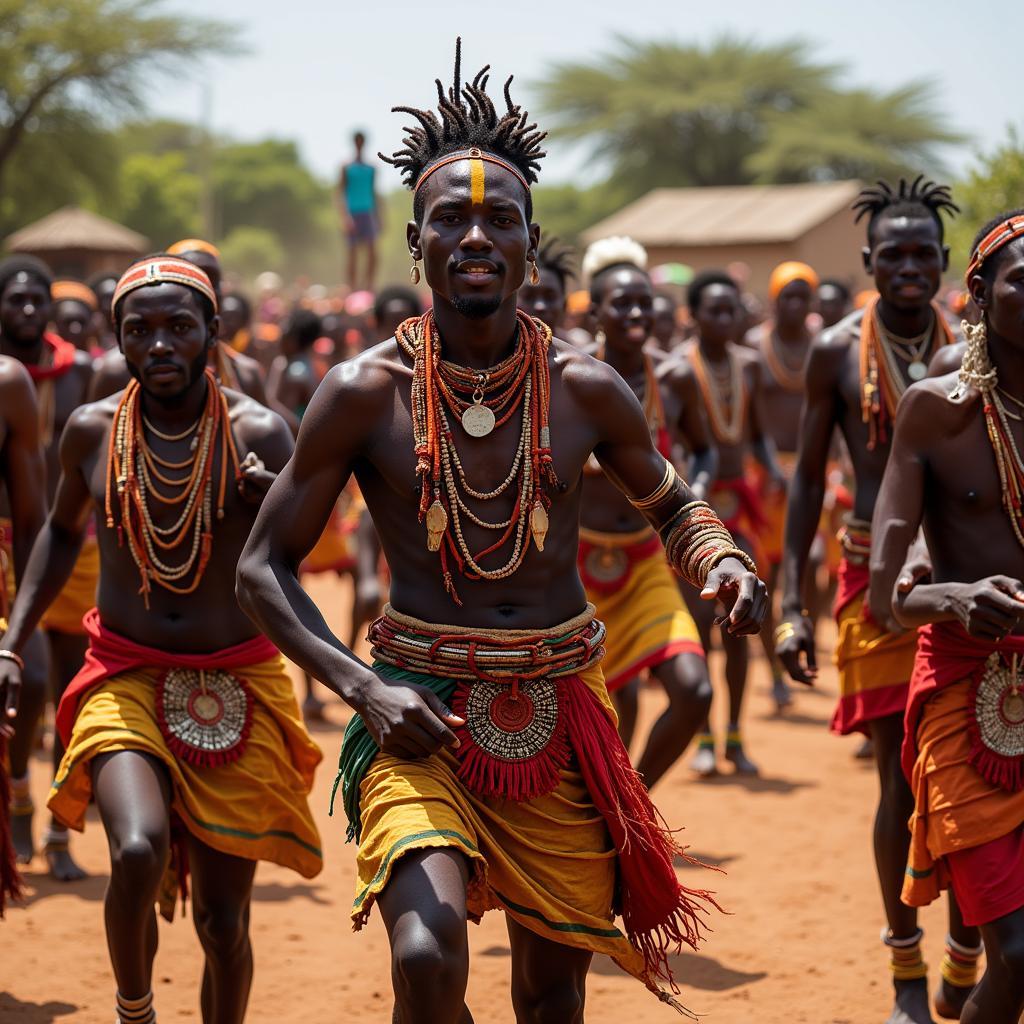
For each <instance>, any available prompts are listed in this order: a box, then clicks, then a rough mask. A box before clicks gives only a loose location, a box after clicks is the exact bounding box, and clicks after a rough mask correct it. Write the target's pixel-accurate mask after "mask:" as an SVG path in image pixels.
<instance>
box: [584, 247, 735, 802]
mask: <svg viewBox="0 0 1024 1024" xmlns="http://www.w3.org/2000/svg"><path fill="white" fill-rule="evenodd" d="M646 265H647V253H646V252H645V251H644V249H643V247H642V246H641V245H639V244H638V243H637V242H634V241H633V240H632V239H631V238H604V239H601V240H600V241H597V242H595V243H594V244H593V245H592V246H591V247H590V248H589V249H588V250H587V252H586V254H585V256H584V258H583V273H584V276H585V277H586V279H587V281H588V283H589V287H590V296H591V301H592V302H593V304H594V312H593V316H594V323H595V324H596V327H597V350H596V353H595V354H596V356H597V358H598V359H600V360H601V361H602V362H604V363H607V364H608V365H609V366H611V367H613V368H614V369H615V370H617V371H618V373H619V374H620V375H621V376H622V379H623V380H625V381H626V383H627V384H628V385H629V386H630V388H631V390H632V391H633V393H634V394H635V395H636V396H637V398H638V399H639V400H640V402H641V404H642V406H643V409H644V414H645V416H646V417H647V423H648V427H649V429H650V433H651V439H652V440H653V441H654V443H655V446H656V447H657V449H658V451H659V452H660V453H661V454H662V455H663V456H664V457H665V458H666V459H671V458H672V432H671V431H670V429H669V428H670V423H669V421H668V417H667V415H666V410H665V403H664V401H663V395H662V392H663V391H664V392H666V393H667V394H669V395H670V396H671V401H672V405H673V408H674V412H675V413H676V415H675V417H674V421H673V423H672V424H671V426H673V427H675V428H676V432H677V433H679V434H681V435H682V436H681V440H682V441H683V443H684V444H685V446H686V449H687V451H689V452H690V453H691V454H692V455H693V465H692V471H691V476H692V483H691V484H690V488H691V490H692V491H693V493H694V496H695V497H697V498H701V499H703V498H704V497H705V495H706V494H707V491H708V489H709V488H710V485H711V480H712V478H713V477H714V471H715V451H714V449H713V448H712V446H711V439H710V433H709V431H708V425H707V420H706V418H705V417H704V413H703V409H702V406H701V400H700V391H699V390H698V388H697V381H696V378H695V377H694V375H693V370H692V368H691V367H690V366H689V365H688V364H687V363H677V364H676V368H675V372H673V373H670V374H668V375H667V376H665V377H663V378H661V380H659V379H658V378H657V376H656V375H655V366H654V359H653V357H652V355H651V353H650V352H649V351H647V350H646V349H645V345H647V343H648V339H649V338H650V333H651V324H652V320H653V315H652V310H653V301H652V300H653V298H654V293H653V290H652V288H651V279H650V277H649V276H648V275H647V272H646V270H645V269H644V268H645V267H646ZM583 472H584V478H583V502H582V505H581V509H580V557H579V571H580V578H581V579H582V580H583V585H584V587H585V588H586V591H587V597H588V598H589V599H590V601H591V602H592V603H593V604H594V605H595V607H596V609H597V617H598V618H599V619H600V620H601V621H602V622H603V623H604V624H605V626H606V628H607V630H608V640H607V643H606V645H605V646H606V648H607V653H606V654H605V658H604V661H603V662H602V664H601V668H602V669H603V671H604V678H605V683H606V684H607V686H608V692H609V693H610V694H611V695H612V700H613V701H614V703H615V708H616V710H617V711H618V713H619V735H620V736H621V737H622V742H623V743H624V744H625V745H626V747H627V749H628V748H629V745H630V742H631V740H632V738H633V731H634V729H635V727H636V716H637V703H638V701H637V697H638V692H639V682H640V681H639V676H640V674H641V673H642V672H644V671H645V670H649V671H650V673H651V675H652V676H653V677H654V678H655V679H656V680H657V681H658V683H659V684H660V685H661V687H662V689H664V691H665V695H666V696H667V697H668V707H667V708H666V710H665V711H664V713H663V714H662V715H661V717H660V718H659V719H658V720H657V721H656V722H655V723H654V725H653V727H652V728H651V733H650V736H649V737H648V739H647V743H646V745H645V748H644V752H643V754H642V755H641V757H640V760H639V762H638V763H637V770H638V771H639V772H640V776H641V778H643V780H644V783H645V785H646V786H647V788H648V789H650V788H652V787H653V786H654V784H655V782H657V781H658V779H660V778H661V777H662V776H663V775H664V774H665V772H667V771H668V769H669V768H671V767H672V765H673V764H674V763H675V762H676V761H677V760H678V759H679V757H680V756H681V755H682V753H683V751H684V750H686V747H687V745H688V744H689V742H690V740H691V739H693V736H694V734H695V733H696V731H697V730H698V729H699V728H700V727H701V725H703V723H704V720H705V719H706V718H707V714H708V709H709V708H710V707H711V682H710V680H709V679H708V669H707V664H706V662H705V659H704V648H703V646H702V645H701V639H700V634H699V633H698V632H697V627H696V625H695V624H694V621H693V618H692V617H691V615H690V613H689V612H688V611H687V610H686V604H685V603H684V602H683V598H682V595H681V594H680V592H679V588H678V586H676V582H675V580H674V579H673V576H672V571H671V570H670V569H669V567H668V564H667V563H666V561H665V552H664V549H663V548H662V545H661V541H660V540H659V539H658V535H657V534H656V533H655V532H654V530H652V529H651V527H650V526H649V525H648V523H647V521H646V520H645V519H644V517H643V515H642V513H640V512H639V511H637V510H636V509H635V508H634V507H633V506H632V505H631V504H630V502H629V500H628V499H627V498H626V497H625V496H624V495H623V494H622V492H621V491H620V490H619V489H618V488H617V487H616V486H615V485H614V484H613V483H612V482H611V480H609V478H608V477H607V476H605V474H604V472H603V471H602V469H601V466H600V464H599V463H598V461H597V459H596V458H592V459H591V460H590V461H588V463H587V465H586V467H585V468H584V471H583Z"/></svg>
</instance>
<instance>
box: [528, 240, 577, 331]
mask: <svg viewBox="0 0 1024 1024" xmlns="http://www.w3.org/2000/svg"><path fill="white" fill-rule="evenodd" d="M575 277H576V265H575V261H574V258H573V251H572V249H570V248H569V247H568V246H567V245H565V244H563V243H562V242H561V241H559V240H558V239H557V238H555V236H554V235H551V236H549V237H548V238H545V239H544V240H543V241H542V242H541V243H540V245H539V246H538V247H537V283H536V284H534V283H533V282H532V281H524V282H523V286H522V287H521V288H520V289H519V300H518V301H519V308H520V309H521V310H523V312H524V313H529V314H530V316H532V317H533V318H534V319H536V320H540V321H541V322H542V323H545V324H547V325H548V327H550V328H551V330H552V331H553V332H557V331H560V330H561V327H562V322H563V320H564V319H565V301H566V299H567V298H568V295H569V285H570V284H571V283H572V281H573V279H574V278H575Z"/></svg>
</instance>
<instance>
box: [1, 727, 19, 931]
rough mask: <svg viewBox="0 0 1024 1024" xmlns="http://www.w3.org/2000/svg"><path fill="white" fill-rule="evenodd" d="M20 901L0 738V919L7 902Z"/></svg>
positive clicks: (4, 752) (7, 780)
mask: <svg viewBox="0 0 1024 1024" xmlns="http://www.w3.org/2000/svg"><path fill="white" fill-rule="evenodd" d="M20 899H21V874H20V872H19V871H18V860H17V857H16V856H15V853H14V843H13V842H12V840H11V778H10V775H9V774H8V772H7V740H5V739H4V738H3V737H0V918H2V917H3V916H4V911H5V910H6V909H7V901H8V900H20Z"/></svg>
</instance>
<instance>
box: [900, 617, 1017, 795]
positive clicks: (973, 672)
mask: <svg viewBox="0 0 1024 1024" xmlns="http://www.w3.org/2000/svg"><path fill="white" fill-rule="evenodd" d="M993 652H998V653H999V654H1001V655H1004V656H1005V657H1007V658H1010V657H1012V656H1013V655H1014V654H1017V655H1021V654H1024V636H1009V637H1007V638H1006V639H1005V640H1002V641H1000V642H999V643H998V644H994V643H992V642H990V641H988V640H979V639H977V638H975V637H972V636H970V635H968V633H967V631H966V630H965V629H964V628H963V626H961V625H960V623H959V622H939V623H934V624H930V625H927V626H922V627H921V628H920V629H919V630H918V641H917V656H916V658H915V659H914V674H913V676H911V679H910V699H909V701H908V702H907V711H906V717H905V719H904V730H905V732H904V736H903V750H902V764H903V773H904V774H905V775H906V777H907V778H908V779H909V778H911V773H912V771H913V768H914V762H915V761H916V760H917V725H918V722H919V721H920V718H921V710H922V708H923V707H924V705H925V702H926V701H927V700H928V699H929V698H930V697H932V696H934V695H935V694H936V693H938V691H939V690H942V689H945V688H946V687H947V686H952V685H953V684H954V683H959V682H960V681H961V680H963V679H970V680H971V701H970V704H969V705H968V714H967V728H968V732H969V735H970V739H971V751H970V754H969V755H968V762H969V763H970V764H971V766H972V767H973V768H974V769H975V770H976V771H977V772H978V774H979V775H981V776H982V778H984V779H985V780H986V781H988V782H990V783H992V785H993V786H999V787H1001V788H1003V789H1007V790H1009V791H1011V792H1015V791H1017V790H1020V789H1024V758H1019V757H1015V758H1009V757H1003V756H1001V755H999V754H997V753H996V752H995V751H994V750H991V749H990V748H989V747H988V746H986V745H985V742H984V740H983V739H982V738H981V733H980V730H979V728H978V723H977V720H976V718H975V715H974V700H975V696H976V694H977V692H978V685H979V683H980V682H981V677H982V676H983V675H984V673H985V662H986V661H987V660H988V657H989V655H990V654H992V653H993Z"/></svg>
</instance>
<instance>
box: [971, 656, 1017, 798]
mask: <svg viewBox="0 0 1024 1024" xmlns="http://www.w3.org/2000/svg"><path fill="white" fill-rule="evenodd" d="M983 675H984V672H977V673H976V674H975V676H974V679H973V681H972V683H971V699H970V701H969V702H968V705H967V735H968V738H969V739H970V741H971V749H970V751H969V752H968V754H967V763H968V764H969V765H970V766H971V767H972V768H973V769H974V770H975V771H976V772H977V773H978V774H979V775H980V776H981V777H982V778H983V779H984V780H985V781H986V782H989V783H991V784H992V785H993V786H998V787H999V788H1000V789H1004V790H1006V791H1007V792H1008V793H1019V792H1020V791H1021V790H1022V789H1024V757H1005V756H1004V755H1002V754H997V753H996V752H995V751H994V750H992V749H991V748H990V747H989V746H987V744H986V743H985V741H984V740H983V739H982V737H981V726H979V725H978V718H977V713H976V711H975V708H976V707H977V699H978V687H979V686H980V685H981V680H982V678H983Z"/></svg>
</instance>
